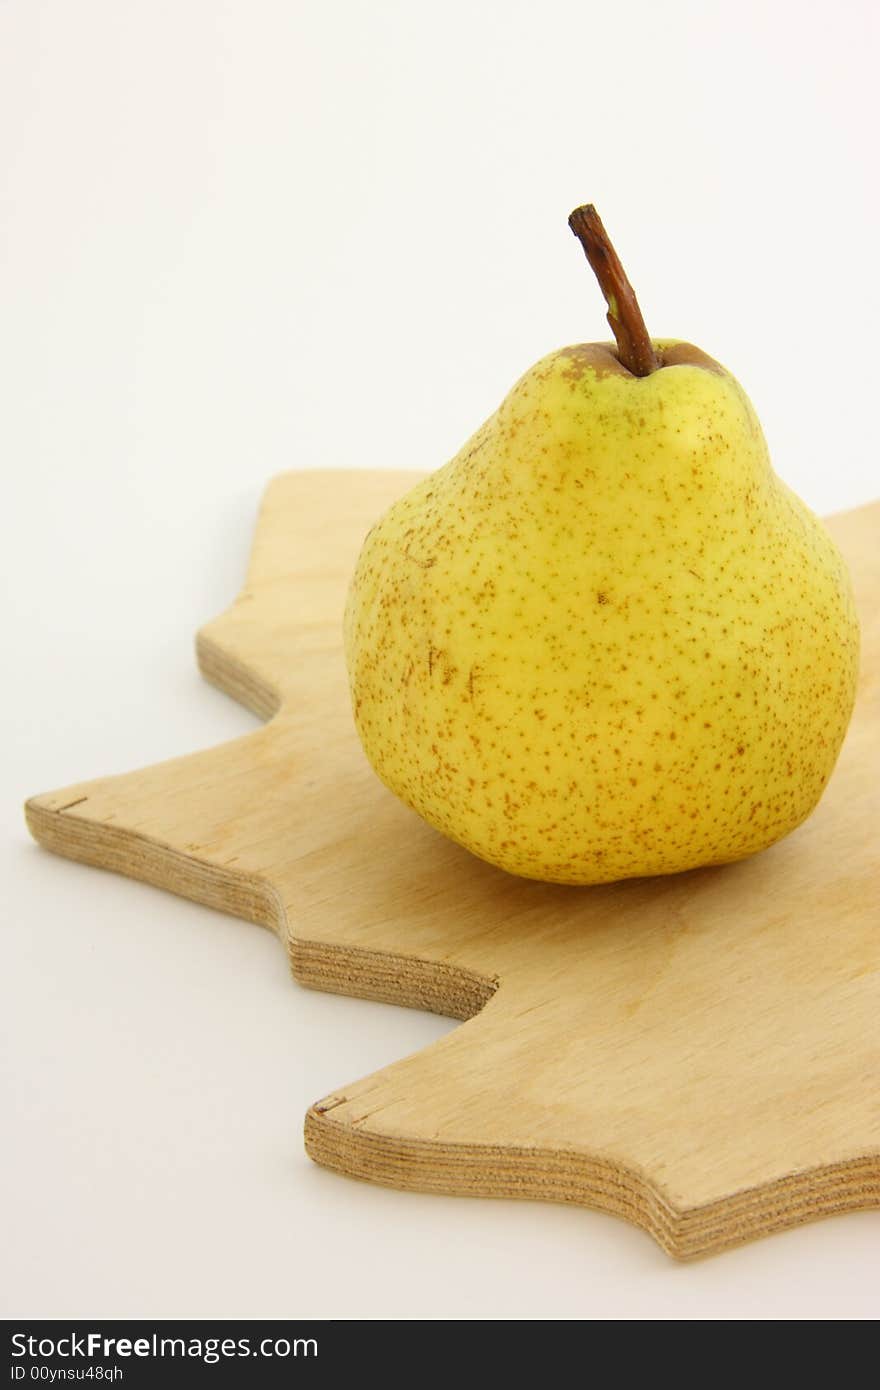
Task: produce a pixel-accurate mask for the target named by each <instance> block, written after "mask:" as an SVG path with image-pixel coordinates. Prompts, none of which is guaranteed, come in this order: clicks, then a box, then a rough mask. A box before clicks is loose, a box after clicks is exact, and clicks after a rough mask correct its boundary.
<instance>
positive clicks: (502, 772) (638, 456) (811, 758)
mask: <svg viewBox="0 0 880 1390" xmlns="http://www.w3.org/2000/svg"><path fill="white" fill-rule="evenodd" d="M651 349H652V350H653V354H654V358H655V361H656V366H655V367H654V368H652V369H651V370H649V371H648V373H647V374H646V375H641V376H638V375H634V374H633V373H632V372H631V371H629V370H628V369H627V368H626V367H624V366H623V365H622V363H621V361H620V359H619V353H618V351H617V350H616V349H615V347H614V345H612V344H607V345H606V344H589V345H579V346H575V347H569V348H563V349H562V350H560V351H558V352H555V353H552V354H551V355H550V356H548V357H545V358H543V359H542V360H541V361H540V362H538V363H537V364H536V365H535V366H533V367H532V368H531V369H530V370H529V371H528V372H526V374H525V375H524V376H523V377H522V378H521V379H520V380H519V381H518V382H517V383H516V385H515V386H514V387H513V390H512V391H511V392H510V394H509V395H508V396H507V397H506V399H505V400H504V401H503V402H502V404H501V406H500V408H499V409H498V411H497V412H496V413H495V414H494V415H493V416H492V417H491V418H490V419H489V420H488V421H487V422H486V423H485V424H484V425H483V426H482V428H481V429H480V430H478V431H477V433H476V434H475V435H474V436H473V438H472V439H470V440H469V441H468V443H467V444H466V445H465V446H464V448H463V449H462V450H461V452H460V453H459V454H457V455H456V457H455V458H454V459H452V461H451V462H450V463H448V464H447V465H446V466H445V467H443V468H441V469H440V470H439V471H438V472H436V473H434V474H432V475H430V476H429V477H426V478H425V479H424V480H423V481H422V482H420V483H419V484H418V485H417V486H416V487H415V488H413V490H412V491H411V492H410V493H408V494H407V495H406V496H405V497H403V498H402V499H401V500H400V501H399V502H397V503H396V504H395V505H394V506H393V507H392V508H391V509H390V511H388V512H387V513H386V514H385V516H384V517H383V518H382V519H381V521H380V522H379V523H378V524H377V525H376V526H375V527H374V528H373V530H372V531H371V532H370V534H369V535H368V537H367V539H366V541H365V543H364V547H363V550H362V553H361V556H360V559H359V561H358V564H357V568H356V571H355V574H354V577H353V580H352V583H351V588H350V592H349V597H348V603H347V607H346V615H345V646H346V658H347V663H348V669H349V675H350V681H351V691H352V700H353V709H354V716H355V722H356V725H357V729H358V733H359V735H360V738H361V741H362V743H363V747H364V750H365V752H366V754H367V757H368V759H369V761H370V763H371V764H372V766H373V768H374V769H375V771H376V772H377V773H378V775H379V777H380V778H381V779H382V781H383V782H384V783H385V784H386V785H387V786H388V787H390V789H391V790H392V791H393V792H395V793H396V795H397V796H398V797H400V798H401V800H403V801H404V802H405V803H406V804H407V805H408V806H410V807H412V808H413V810H415V811H417V812H418V813H419V815H421V816H422V817H424V819H425V820H426V821H428V822H429V823H430V824H431V825H433V826H435V827H436V828H437V830H439V831H441V832H442V833H443V834H444V835H447V836H449V837H450V838H451V839H453V840H455V841H457V842H458V843H459V844H461V845H463V846H465V848H467V849H468V850H470V851H471V852H472V853H474V854H476V855H478V856H479V857H480V858H482V859H485V860H487V861H489V862H490V863H492V864H495V865H497V866H498V867H500V868H502V869H505V870H507V871H509V872H510V873H514V874H519V875H522V876H524V877H527V878H534V879H542V880H547V881H551V882H555V883H570V884H596V883H604V882H609V881H613V880H617V879H624V878H630V877H635V876H642V875H649V874H669V873H676V872H679V871H681V870H685V869H693V868H696V867H698V866H701V865H708V864H723V863H727V862H730V861H732V860H738V859H743V858H745V857H746V856H747V855H751V854H754V853H756V852H757V851H759V850H763V849H766V848H767V847H768V846H769V845H772V844H773V843H774V842H775V841H777V840H779V839H781V838H782V837H783V836H784V835H787V834H788V833H789V832H790V831H792V830H794V829H795V827H796V826H798V825H800V823H801V822H802V821H803V820H804V819H805V818H806V817H807V816H808V815H809V814H810V812H811V811H812V810H813V808H814V807H815V805H816V803H817V802H818V800H819V798H820V796H821V794H822V791H823V789H824V787H825V785H826V783H827V781H828V778H829V776H830V775H831V771H832V769H833V767H834V764H835V761H836V759H837V756H838V753H839V750H840V746H841V743H842V741H843V737H844V734H845V732H846V729H847V725H848V723H849V719H850V715H851V712H852V706H853V700H854V696H855V686H856V677H857V668H858V645H859V644H858V624H857V619H856V614H855V608H854V603H853V598H852V592H851V588H850V582H849V578H848V575H847V572H846V568H845V565H844V563H843V561H842V559H841V556H840V554H839V553H838V551H837V548H836V547H835V545H834V543H833V542H832V540H831V538H830V536H829V535H828V534H827V532H826V531H825V529H824V527H823V526H822V524H821V523H820V522H819V521H818V520H817V518H816V517H815V516H813V515H812V513H811V512H810V511H809V510H808V509H807V507H805V506H804V504H803V503H802V502H801V501H800V500H799V499H798V498H797V497H796V496H795V495H794V494H793V493H792V492H791V491H790V490H789V489H788V488H787V487H786V486H785V484H784V483H783V482H781V481H780V479H779V478H778V477H777V476H776V474H775V473H774V472H773V469H772V467H771V464H770V460H769V456H768V452H767V447H766V444H765V441H764V437H763V434H762V431H761V427H760V425H759V423H758V419H757V417H756V415H755V412H754V410H753V408H752V406H751V404H750V402H749V400H748V398H747V396H746V394H745V392H744V391H743V390H742V388H741V387H740V386H739V384H738V383H737V382H736V380H735V379H734V378H733V377H732V376H731V375H730V374H729V373H728V372H727V371H726V370H724V369H723V368H722V367H720V366H719V365H718V363H716V362H714V361H713V360H712V359H711V358H708V357H706V356H705V354H703V353H702V352H700V351H699V349H696V348H693V347H691V346H690V345H689V344H684V343H679V342H669V341H653V342H652V343H651Z"/></svg>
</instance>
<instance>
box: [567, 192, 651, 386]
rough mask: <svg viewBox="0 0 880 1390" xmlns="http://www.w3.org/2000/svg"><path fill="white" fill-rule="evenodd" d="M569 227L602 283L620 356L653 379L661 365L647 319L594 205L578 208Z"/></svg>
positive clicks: (633, 369)
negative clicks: (646, 325)
mask: <svg viewBox="0 0 880 1390" xmlns="http://www.w3.org/2000/svg"><path fill="white" fill-rule="evenodd" d="M568 225H569V227H571V230H572V231H573V232H574V234H575V236H576V237H577V239H578V241H579V242H580V244H581V246H582V247H583V248H584V254H585V255H586V257H587V260H588V261H589V262H590V265H591V266H592V269H593V273H594V275H595V276H596V279H597V280H598V281H599V288H600V289H601V291H602V293H603V294H604V296H605V300H606V302H607V304H608V314H607V318H608V323H609V324H610V326H611V331H612V333H613V334H614V336H615V338H616V339H617V355H618V357H619V358H620V360H621V362H622V363H623V365H624V367H626V368H627V370H628V371H631V372H632V374H633V376H650V374H651V372H656V370H657V368H658V367H659V366H660V362H659V361H658V358H657V354H656V353H655V352H654V348H653V346H652V344H651V339H650V338H649V337H648V330H647V328H646V327H645V320H644V319H643V318H642V311H641V309H640V308H639V301H638V300H637V299H636V296H635V291H634V290H633V287H632V285H631V284H630V283H629V280H628V279H627V278H626V271H625V270H624V268H623V266H622V265H621V264H620V261H619V260H618V258H617V252H616V251H615V249H614V247H613V246H612V245H611V240H610V238H609V236H608V233H607V232H606V230H605V228H604V227H603V226H602V220H601V218H600V217H599V214H598V212H597V211H596V209H595V208H594V207H593V204H592V203H587V204H585V206H584V207H580V208H575V210H574V212H573V213H572V214H571V217H569V219H568Z"/></svg>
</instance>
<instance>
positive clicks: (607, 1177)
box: [305, 1095, 880, 1261]
mask: <svg viewBox="0 0 880 1390" xmlns="http://www.w3.org/2000/svg"><path fill="white" fill-rule="evenodd" d="M345 1100H346V1097H345V1096H342V1095H339V1096H331V1097H328V1098H327V1099H326V1100H324V1101H321V1102H319V1103H318V1104H317V1105H314V1106H312V1107H311V1108H310V1109H309V1111H308V1113H307V1115H306V1121H305V1146H306V1151H307V1153H308V1154H309V1156H310V1158H312V1159H313V1160H314V1161H315V1162H316V1163H319V1164H320V1165H321V1166H322V1167H325V1168H329V1169H332V1170H333V1171H334V1172H338V1173H343V1174H345V1175H346V1176H347V1177H353V1178H359V1179H361V1180H362V1181H366V1182H372V1183H376V1184H378V1185H379V1186H382V1187H393V1188H397V1189H407V1190H409V1191H413V1192H429V1193H443V1194H447V1195H450V1196H458V1197H462V1196H470V1197H488V1198H505V1199H506V1198H514V1199H521V1200H524V1201H542V1202H562V1203H570V1204H573V1205H577V1206H583V1207H589V1208H591V1209H593V1210H596V1211H603V1212H607V1213H608V1214H609V1215H611V1216H618V1217H623V1218H624V1219H625V1220H627V1221H629V1222H631V1223H632V1224H633V1225H636V1226H638V1227H640V1228H641V1229H642V1230H644V1231H646V1232H647V1233H648V1235H650V1236H652V1237H653V1239H654V1240H655V1241H656V1242H657V1244H658V1245H659V1246H660V1247H661V1248H662V1249H663V1250H665V1251H666V1253H667V1254H669V1255H671V1256H672V1257H673V1258H674V1259H677V1260H683V1261H684V1260H693V1259H698V1258H700V1257H702V1256H704V1255H713V1254H718V1253H720V1252H721V1251H723V1250H728V1249H731V1248H733V1247H734V1246H737V1245H743V1244H746V1243H747V1242H748V1241H750V1240H755V1239H757V1238H759V1237H762V1236H765V1235H769V1234H770V1233H771V1232H774V1231H783V1230H788V1229H791V1228H792V1227H795V1226H800V1225H803V1224H805V1223H806V1222H812V1221H815V1220H817V1219H819V1218H821V1217H824V1216H832V1215H839V1214H840V1213H842V1212H847V1211H867V1210H870V1209H872V1208H874V1207H876V1205H877V1203H878V1200H880V1156H877V1157H874V1158H863V1159H857V1160H853V1161H852V1162H849V1163H840V1164H830V1165H827V1166H823V1167H820V1168H816V1169H812V1170H810V1171H809V1172H804V1173H798V1174H793V1175H790V1176H787V1177H785V1178H781V1179H779V1180H778V1181H776V1182H771V1183H768V1184H766V1185H763V1186H760V1187H757V1188H751V1189H748V1190H746V1191H744V1192H740V1193H737V1194H735V1195H733V1196H731V1197H729V1198H725V1199H723V1200H722V1201H718V1202H713V1203H711V1204H710V1205H707V1206H703V1207H693V1208H690V1209H681V1208H678V1207H676V1206H675V1205H674V1203H673V1202H672V1201H671V1200H670V1198H669V1197H668V1195H667V1194H666V1193H664V1192H663V1190H662V1189H661V1187H660V1186H659V1185H658V1184H656V1183H654V1182H652V1181H650V1180H649V1179H648V1178H647V1177H646V1176H645V1175H644V1174H641V1173H639V1172H637V1171H635V1170H634V1169H632V1168H628V1167H627V1166H625V1165H623V1164H620V1163H617V1162H613V1161H611V1160H608V1159H605V1158H602V1157H599V1156H590V1155H587V1154H582V1153H571V1152H562V1151H559V1150H553V1149H544V1148H538V1147H535V1148H526V1147H515V1146H511V1145H507V1144H505V1145H504V1146H497V1145H492V1144H485V1145H476V1144H458V1143H446V1142H440V1141H432V1142H428V1141H425V1140H421V1139H412V1138H409V1137H407V1136H405V1135H391V1134H387V1133H383V1132H379V1131H376V1130H370V1129H369V1128H368V1127H366V1126H359V1125H358V1124H356V1123H352V1122H350V1121H347V1120H339V1119H337V1118H335V1116H334V1113H333V1112H334V1110H335V1109H336V1107H337V1106H341V1105H343V1104H344V1102H345Z"/></svg>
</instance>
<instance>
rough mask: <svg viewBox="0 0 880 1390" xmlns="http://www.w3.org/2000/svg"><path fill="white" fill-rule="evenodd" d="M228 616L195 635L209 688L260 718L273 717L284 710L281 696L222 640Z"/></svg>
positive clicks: (199, 665) (198, 656)
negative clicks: (233, 653) (226, 647)
mask: <svg viewBox="0 0 880 1390" xmlns="http://www.w3.org/2000/svg"><path fill="white" fill-rule="evenodd" d="M224 617H225V615H221V616H220V617H219V618H215V619H214V621H213V622H212V623H209V624H208V625H207V626H205V627H203V628H201V629H200V631H199V632H197V633H196V661H197V662H198V667H199V671H200V672H201V674H202V675H203V676H204V678H205V680H206V681H207V682H208V684H209V685H214V686H216V687H217V689H218V690H222V691H223V693H224V695H229V696H231V697H232V699H233V700H236V701H237V702H238V703H239V704H240V705H244V707H245V709H249V710H250V711H251V712H252V713H253V714H255V715H256V716H257V718H258V719H265V720H269V719H272V718H274V716H275V715H276V714H277V713H278V711H279V709H280V708H281V695H280V693H279V691H278V690H277V689H276V688H275V686H274V685H272V684H271V682H269V681H266V680H263V679H262V678H261V677H260V676H259V675H258V674H257V673H256V672H255V671H254V670H253V668H252V667H251V666H249V665H248V664H247V663H246V662H244V661H239V660H238V659H237V658H236V657H234V656H233V655H232V654H231V653H230V652H228V651H227V650H226V649H225V648H224V646H223V644H222V641H221V640H220V633H221V632H222V630H223V621H224Z"/></svg>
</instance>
